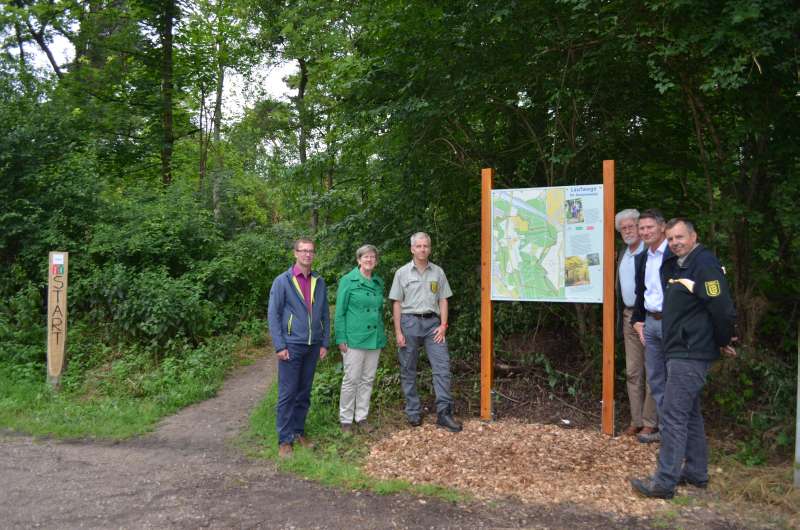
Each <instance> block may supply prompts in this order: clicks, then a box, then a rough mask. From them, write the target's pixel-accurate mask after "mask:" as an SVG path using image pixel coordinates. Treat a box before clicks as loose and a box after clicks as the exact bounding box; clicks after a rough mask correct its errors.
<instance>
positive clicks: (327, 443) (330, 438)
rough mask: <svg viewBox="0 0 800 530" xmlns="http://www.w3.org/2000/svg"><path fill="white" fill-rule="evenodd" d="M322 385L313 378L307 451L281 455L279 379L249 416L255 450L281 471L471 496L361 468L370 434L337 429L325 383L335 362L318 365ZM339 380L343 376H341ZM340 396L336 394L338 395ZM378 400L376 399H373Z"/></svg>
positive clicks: (385, 490)
mask: <svg viewBox="0 0 800 530" xmlns="http://www.w3.org/2000/svg"><path fill="white" fill-rule="evenodd" d="M318 370H319V371H321V372H322V373H318V374H317V375H318V376H320V375H321V376H322V377H321V378H320V379H321V381H320V382H321V383H322V384H320V385H318V384H317V383H318V382H317V380H316V378H315V381H314V391H313V393H312V399H311V408H310V410H309V414H308V418H307V420H306V433H307V434H308V435H309V437H310V438H312V439H313V440H314V442H315V443H316V445H317V447H316V449H314V450H307V449H305V448H302V447H298V446H295V450H294V454H293V456H292V457H291V458H287V459H285V460H279V459H278V433H277V432H276V430H275V405H276V403H277V400H278V385H277V382H276V383H275V384H273V385H272V387H271V388H270V390H269V392H268V393H267V395H266V397H265V398H264V400H263V401H262V402H261V403H260V404H259V405H258V406H257V407H256V409H255V410H254V412H253V414H252V416H251V418H250V432H249V433H248V438H249V439H250V442H251V444H253V443H254V444H255V445H256V454H257V455H258V456H260V457H262V458H269V459H272V460H275V461H276V463H277V465H278V468H279V469H280V470H281V471H286V472H289V473H292V474H295V475H298V476H301V477H303V478H306V479H310V480H314V481H317V482H320V483H322V484H325V485H328V486H333V487H337V488H342V489H348V490H369V491H373V492H375V493H378V494H381V495H389V494H393V493H400V492H406V493H412V494H417V495H423V496H427V497H437V498H440V499H444V500H447V501H451V502H457V501H463V500H466V499H468V498H469V495H468V494H466V493H463V492H460V491H456V490H453V489H449V488H444V487H441V486H435V485H427V484H423V485H417V484H411V483H409V482H406V481H403V480H379V479H376V478H373V477H370V476H369V475H367V474H366V473H364V471H363V470H362V465H363V463H364V460H365V459H366V457H367V455H368V454H369V443H370V436H368V435H362V434H354V435H345V434H343V433H342V432H341V430H340V428H339V410H338V401H335V402H333V401H331V400H330V393H329V392H328V388H327V387H328V386H329V385H327V384H326V383H325V382H326V381H328V378H329V377H331V376H330V372H333V373H334V374H335V373H336V367H335V366H333V365H332V364H328V365H327V366H326V365H322V364H321V365H320V367H319V368H318ZM339 381H340V382H341V379H339ZM336 398H337V399H338V392H337V393H336ZM373 403H374V402H373Z"/></svg>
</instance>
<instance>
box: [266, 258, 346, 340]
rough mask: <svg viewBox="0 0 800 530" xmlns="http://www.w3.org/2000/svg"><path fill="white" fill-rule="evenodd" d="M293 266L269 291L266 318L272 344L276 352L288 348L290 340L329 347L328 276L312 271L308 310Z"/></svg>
mask: <svg viewBox="0 0 800 530" xmlns="http://www.w3.org/2000/svg"><path fill="white" fill-rule="evenodd" d="M292 268H293V267H289V270H287V271H286V272H284V273H282V274H280V275H278V277H277V278H275V281H273V282H272V288H271V289H270V291H269V307H268V310H267V320H268V321H269V333H270V335H271V336H272V345H273V347H274V348H275V351H276V352H279V351H281V350H284V349H286V345H287V344H308V345H311V344H319V345H320V346H322V347H324V348H327V347H328V342H329V340H330V330H331V322H330V320H331V319H330V314H329V309H328V289H327V287H326V286H325V280H324V279H323V278H322V276H320V275H319V274H317V273H316V272H314V271H312V272H311V312H310V313H309V311H308V307H307V306H306V302H305V300H304V299H303V292H302V291H301V290H300V284H299V283H297V280H296V279H295V277H294V274H292Z"/></svg>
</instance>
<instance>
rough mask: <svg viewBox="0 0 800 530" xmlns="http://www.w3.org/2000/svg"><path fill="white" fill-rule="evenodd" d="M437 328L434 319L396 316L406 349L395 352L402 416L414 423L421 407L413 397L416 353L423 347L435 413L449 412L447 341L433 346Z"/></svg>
mask: <svg viewBox="0 0 800 530" xmlns="http://www.w3.org/2000/svg"><path fill="white" fill-rule="evenodd" d="M440 324H441V320H439V317H438V316H432V317H430V318H420V317H417V316H414V315H409V314H403V315H401V316H400V328H401V329H402V331H403V336H404V337H405V338H406V345H405V346H404V347H402V348H398V349H397V359H398V360H399V361H400V386H401V387H402V389H403V395H405V398H406V416H407V417H408V418H409V419H418V418H419V417H420V413H421V403H420V399H419V394H418V393H417V361H418V360H419V349H420V348H421V347H422V346H425V353H427V354H428V361H430V363H431V372H432V373H433V391H434V392H435V393H436V412H445V411H448V410H450V411H452V407H453V397H452V396H451V395H450V354H449V352H448V351H447V341H446V340H445V341H444V342H434V340H433V336H434V333H435V330H436V328H438V327H439V325H440Z"/></svg>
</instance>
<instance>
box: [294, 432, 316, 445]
mask: <svg viewBox="0 0 800 530" xmlns="http://www.w3.org/2000/svg"><path fill="white" fill-rule="evenodd" d="M294 441H295V442H297V443H299V444H300V446H301V447H305V448H306V449H314V447H316V445H314V442H312V441H311V440H309V439H308V438H306V437H305V436H304V435H302V434H301V435H300V436H298V437H297V438H295V439H294Z"/></svg>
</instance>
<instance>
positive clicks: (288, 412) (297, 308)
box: [267, 238, 331, 458]
mask: <svg viewBox="0 0 800 530" xmlns="http://www.w3.org/2000/svg"><path fill="white" fill-rule="evenodd" d="M314 252H315V249H314V242H313V241H311V240H310V239H305V238H301V239H298V240H297V241H295V243H294V257H295V264H294V265H293V266H292V267H290V268H289V270H287V271H286V272H283V273H281V274H280V275H278V277H277V278H275V281H274V282H272V289H270V292H269V309H268V311H267V316H268V319H269V333H270V335H271V336H272V345H273V346H274V347H275V352H276V353H277V357H278V405H277V414H276V419H275V424H276V428H277V430H278V456H279V457H281V458H285V457H288V456H290V455H291V454H292V444H294V443H295V442H297V443H298V444H300V445H302V446H304V447H309V448H310V447H313V444H312V443H311V441H310V440H309V439H308V438H307V437H306V435H305V424H306V416H307V415H308V408H309V406H310V405H311V384H312V383H313V382H314V371H315V370H316V368H317V359H324V358H325V355H326V354H327V353H328V340H329V337H330V329H331V327H330V315H329V313H328V291H327V288H326V287H325V280H323V279H322V277H321V276H320V275H319V274H317V273H316V272H312V271H311V264H312V262H313V261H314Z"/></svg>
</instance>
